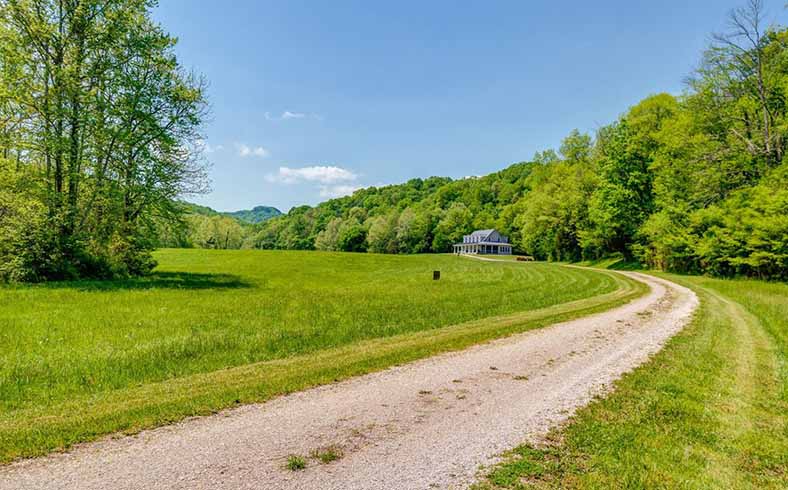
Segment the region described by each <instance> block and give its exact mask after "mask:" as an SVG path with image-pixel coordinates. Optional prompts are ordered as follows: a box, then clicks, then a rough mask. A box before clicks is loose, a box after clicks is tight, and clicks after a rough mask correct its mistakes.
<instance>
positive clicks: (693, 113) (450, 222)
mask: <svg viewBox="0 0 788 490" xmlns="http://www.w3.org/2000/svg"><path fill="white" fill-rule="evenodd" d="M728 20H729V22H728V27H729V30H728V31H727V32H724V33H722V34H718V35H715V36H714V42H713V44H712V45H711V46H710V47H709V49H708V50H707V51H706V52H705V53H704V54H703V56H702V60H701V62H700V64H699V67H698V69H697V70H696V71H695V72H694V73H693V74H692V75H691V76H690V77H689V79H688V80H687V89H686V92H685V93H684V94H682V95H681V96H678V97H674V96H672V95H668V94H658V95H654V96H650V97H648V98H646V99H644V100H643V101H641V102H640V103H638V104H637V105H635V106H634V107H632V108H630V109H629V110H628V111H627V112H626V113H625V114H623V115H622V116H621V117H620V118H619V119H618V120H616V121H614V122H612V123H611V124H610V125H608V126H606V127H603V128H601V129H600V130H599V131H598V132H597V133H596V134H595V135H594V137H593V138H592V137H591V136H590V135H585V134H581V133H579V132H577V131H573V132H572V133H571V134H569V135H568V136H567V137H566V139H565V140H564V142H563V144H562V146H561V148H560V149H559V151H558V152H555V151H552V150H547V151H545V152H541V153H539V154H537V155H536V156H535V157H534V159H533V161H532V162H528V163H518V164H515V165H513V166H511V167H509V168H507V169H506V170H503V171H501V172H498V173H495V174H492V175H488V176H485V177H480V178H470V179H463V180H458V181H451V180H449V179H441V178H430V179H426V180H421V179H415V180H412V181H410V182H407V183H405V184H402V185H395V186H388V187H383V188H369V189H363V190H360V191H358V192H356V193H355V194H353V195H352V196H349V197H344V198H340V199H334V200H331V201H328V202H325V203H323V204H320V205H318V206H316V207H298V208H295V209H292V210H291V211H290V212H289V213H288V214H287V215H286V216H284V217H281V218H275V219H272V220H270V221H268V222H266V223H265V224H264V225H263V226H262V228H261V230H260V231H259V233H258V234H257V237H256V239H255V246H257V247H260V248H282V249H313V248H314V249H321V250H346V251H370V252H384V253H418V252H448V251H450V250H451V247H450V245H451V244H452V243H453V242H456V241H458V240H459V239H460V237H461V236H462V235H463V234H465V233H468V232H470V231H471V230H473V229H475V228H492V227H494V228H497V229H499V230H500V231H501V232H503V233H504V234H508V235H509V236H510V237H512V240H513V243H514V245H515V247H516V250H518V251H519V252H523V253H528V254H532V255H534V256H536V257H538V258H540V259H546V260H566V261H575V260H582V259H596V258H601V257H605V256H608V255H611V254H620V255H621V256H622V257H623V258H624V259H625V260H639V261H640V262H642V263H643V264H645V265H647V266H650V267H655V268H659V269H665V270H672V271H681V272H692V273H711V274H716V275H748V276H756V277H762V278H786V277H788V163H787V162H786V161H785V150H786V141H788V118H786V111H787V110H788V106H787V105H786V97H787V96H788V31H787V30H786V29H784V28H768V29H767V28H766V27H765V26H764V23H763V19H762V5H761V2H760V1H758V0H752V1H750V2H749V3H748V5H747V6H746V7H744V8H741V9H738V10H735V11H733V12H732V13H731V14H730V16H729V19H728Z"/></svg>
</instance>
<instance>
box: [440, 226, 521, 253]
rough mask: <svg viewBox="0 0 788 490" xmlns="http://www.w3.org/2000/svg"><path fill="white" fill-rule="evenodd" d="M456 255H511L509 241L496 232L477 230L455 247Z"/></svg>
mask: <svg viewBox="0 0 788 490" xmlns="http://www.w3.org/2000/svg"><path fill="white" fill-rule="evenodd" d="M454 253H456V254H486V255H511V254H512V246H511V245H510V244H509V239H508V238H507V237H505V236H503V235H501V234H500V233H498V232H497V231H495V230H476V231H474V232H473V233H471V234H470V235H465V236H464V237H462V243H458V244H456V245H454Z"/></svg>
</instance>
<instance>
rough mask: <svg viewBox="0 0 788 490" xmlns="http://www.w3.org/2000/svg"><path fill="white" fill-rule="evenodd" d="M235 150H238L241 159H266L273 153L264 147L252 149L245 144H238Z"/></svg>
mask: <svg viewBox="0 0 788 490" xmlns="http://www.w3.org/2000/svg"><path fill="white" fill-rule="evenodd" d="M235 148H236V150H238V156H239V157H241V158H246V157H258V158H265V157H267V156H269V155H270V154H271V152H269V151H268V150H266V149H265V148H263V147H262V146H255V147H250V146H247V145H245V144H244V143H238V144H236V145H235Z"/></svg>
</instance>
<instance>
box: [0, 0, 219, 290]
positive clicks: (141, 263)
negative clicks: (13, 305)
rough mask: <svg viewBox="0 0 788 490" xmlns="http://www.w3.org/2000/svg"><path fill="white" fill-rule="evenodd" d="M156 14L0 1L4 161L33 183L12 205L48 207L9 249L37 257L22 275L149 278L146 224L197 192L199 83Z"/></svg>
mask: <svg viewBox="0 0 788 490" xmlns="http://www.w3.org/2000/svg"><path fill="white" fill-rule="evenodd" d="M153 6H154V2H153V1H150V0H0V78H1V79H2V89H0V90H2V91H0V124H2V126H1V127H0V154H2V155H3V157H4V158H5V159H11V160H13V161H15V167H14V171H15V172H16V173H17V174H21V175H24V176H25V178H26V179H27V180H28V182H29V183H30V184H29V185H28V186H26V187H25V188H24V189H19V190H18V193H19V198H20V199H21V200H22V201H24V202H26V203H29V202H32V201H35V202H40V203H41V205H42V207H43V209H44V210H45V211H44V213H43V214H42V215H41V216H39V220H38V221H35V220H34V221H33V222H31V223H32V224H31V225H30V226H33V227H34V228H35V229H33V230H29V231H30V232H29V233H26V235H27V236H28V237H29V238H30V240H34V241H35V243H29V244H27V245H23V246H22V247H23V249H22V250H21V251H18V252H13V251H8V252H7V253H10V254H15V253H17V254H22V253H23V252H24V247H28V248H29V249H34V250H40V252H41V253H40V254H39V255H38V256H32V257H27V259H25V260H24V261H23V262H24V264H22V265H20V267H21V270H20V274H18V275H21V276H26V277H27V278H30V279H43V278H49V277H51V278H58V277H68V276H74V275H79V274H101V275H109V274H118V273H120V274H125V273H140V272H145V271H146V270H148V269H149V268H150V266H151V264H152V262H151V260H150V259H149V257H148V256H147V253H146V252H147V249H148V248H149V244H148V242H147V240H146V230H147V229H148V228H149V226H150V225H151V224H152V222H153V220H154V219H156V218H174V217H175V215H176V214H177V212H178V209H177V207H175V206H174V205H173V200H174V198H175V197H177V196H178V195H182V194H186V193H191V192H199V191H201V190H203V189H204V187H205V182H206V180H205V172H204V162H202V161H201V159H200V153H199V151H197V150H198V141H199V138H200V133H199V131H200V127H201V124H202V121H203V119H204V117H205V114H206V107H207V106H206V102H205V96H204V86H205V84H204V82H203V81H202V80H201V79H199V78H198V77H195V76H193V75H191V74H189V73H186V72H184V71H183V70H182V69H181V68H180V66H179V65H178V62H177V60H176V57H175V55H174V53H173V46H174V45H175V39H174V38H172V37H170V36H169V35H167V34H166V33H165V32H164V31H163V30H162V29H161V28H160V27H159V26H157V25H156V24H155V23H154V22H153V21H151V19H150V9H151V8H152V7H153ZM5 178H6V179H9V178H17V179H18V178H19V177H18V175H17V176H16V177H5ZM9 213H10V214H14V213H15V211H13V210H8V211H7V212H6V214H9ZM0 219H2V218H0Z"/></svg>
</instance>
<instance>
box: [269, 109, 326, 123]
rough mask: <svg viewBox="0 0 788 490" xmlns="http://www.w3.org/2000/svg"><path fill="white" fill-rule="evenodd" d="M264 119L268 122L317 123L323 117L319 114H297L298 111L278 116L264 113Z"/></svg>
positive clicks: (285, 112)
mask: <svg viewBox="0 0 788 490" xmlns="http://www.w3.org/2000/svg"><path fill="white" fill-rule="evenodd" d="M265 118H266V119H267V120H269V121H287V120H288V119H316V120H318V121H322V120H323V116H321V115H320V114H314V113H309V112H299V111H284V112H282V113H281V114H279V115H276V114H271V113H270V112H266V113H265Z"/></svg>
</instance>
